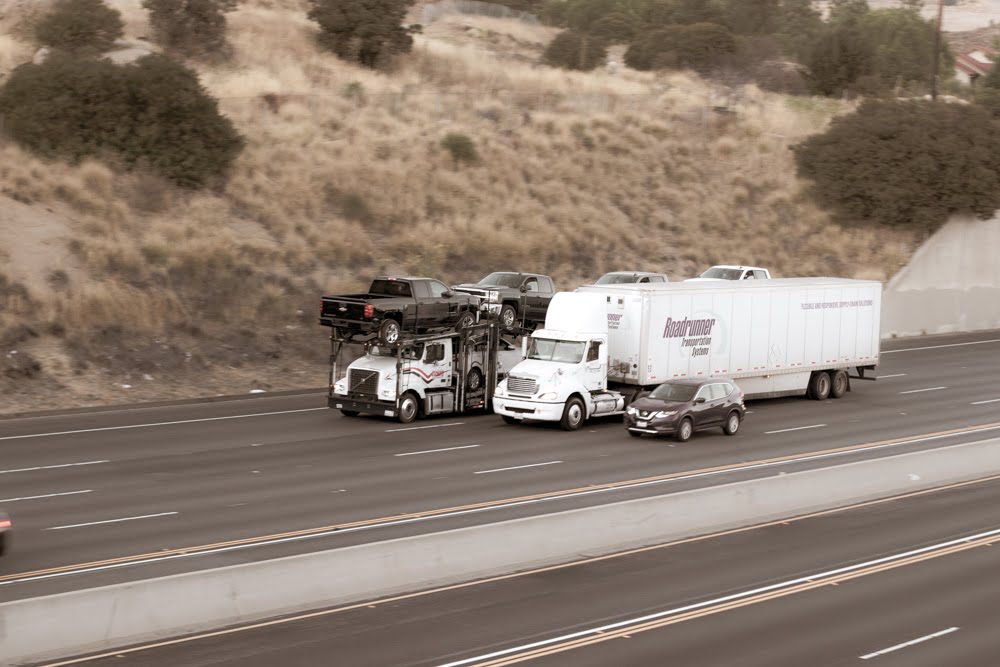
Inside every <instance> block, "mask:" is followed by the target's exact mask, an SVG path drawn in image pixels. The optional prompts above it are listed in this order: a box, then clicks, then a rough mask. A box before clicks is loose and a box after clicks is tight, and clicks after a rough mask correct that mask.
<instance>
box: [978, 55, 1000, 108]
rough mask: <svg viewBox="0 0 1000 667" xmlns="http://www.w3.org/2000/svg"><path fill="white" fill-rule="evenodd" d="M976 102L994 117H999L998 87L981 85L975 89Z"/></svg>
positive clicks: (999, 89)
mask: <svg viewBox="0 0 1000 667" xmlns="http://www.w3.org/2000/svg"><path fill="white" fill-rule="evenodd" d="M994 69H998V68H997V67H994ZM976 104H978V105H979V106H981V107H982V108H984V109H986V110H987V111H989V112H990V114H991V115H992V116H993V117H994V118H998V119H1000V88H990V87H988V86H981V87H980V88H979V90H977V91H976Z"/></svg>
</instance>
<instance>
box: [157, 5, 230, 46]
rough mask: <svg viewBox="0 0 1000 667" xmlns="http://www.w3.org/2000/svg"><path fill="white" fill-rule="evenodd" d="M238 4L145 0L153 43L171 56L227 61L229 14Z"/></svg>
mask: <svg viewBox="0 0 1000 667" xmlns="http://www.w3.org/2000/svg"><path fill="white" fill-rule="evenodd" d="M236 2H237V0H142V6H143V7H144V8H146V9H147V10H149V24H150V26H151V27H152V28H153V39H154V40H155V41H156V43H157V44H159V45H160V46H162V47H163V48H164V50H166V51H168V52H170V53H176V54H181V55H185V56H191V57H195V58H209V59H211V58H225V57H227V56H228V55H229V53H228V52H229V47H228V45H227V43H226V13H227V12H231V11H233V10H234V9H236Z"/></svg>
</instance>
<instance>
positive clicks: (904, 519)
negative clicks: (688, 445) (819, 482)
mask: <svg viewBox="0 0 1000 667" xmlns="http://www.w3.org/2000/svg"><path fill="white" fill-rule="evenodd" d="M998 543H1000V478H998V477H994V478H993V479H991V480H987V481H978V482H974V483H965V484H962V485H955V486H953V487H950V488H947V489H938V490H933V491H928V492H922V493H918V494H910V495H908V496H904V497H900V498H897V499H891V500H883V501H878V502H872V503H865V504H861V505H859V506H856V507H854V508H848V509H842V510H837V511H832V512H823V513H819V514H816V515H813V516H810V517H803V518H800V519H797V520H793V521H786V522H774V523H771V524H767V525H763V526H758V527H751V528H747V529H743V530H739V531H729V532H727V533H724V534H720V535H715V536H706V537H702V538H697V539H692V540H684V541H681V542H678V543H675V544H670V545H663V546H659V547H651V548H644V549H638V550H634V551H632V552H629V553H626V554H619V555H613V556H610V557H603V558H598V559H591V560H589V561H581V562H579V563H574V564H569V565H563V566H558V567H549V568H544V569H541V570H537V571H534V572H528V573H521V574H516V575H509V576H506V577H499V578H495V579H492V580H488V581H485V582H475V583H471V584H467V585H462V586H452V587H448V588H444V589H440V590H437V591H427V592H423V593H417V594H413V595H408V596H400V597H396V598H392V599H387V600H375V601H370V602H367V603H362V604H357V605H352V606H349V607H344V608H341V609H335V610H324V611H320V612H313V613H311V614H303V615H299V616H295V617H288V618H284V619H277V620H272V621H267V622H263V623H259V624H256V625H254V626H248V627H237V628H230V629H227V630H224V631H221V632H216V633H211V634H208V635H203V636H194V637H188V638H180V639H177V640H172V641H169V642H166V643H160V644H158V645H151V646H145V647H135V648H132V649H123V650H118V651H114V652H111V653H108V654H107V655H106V656H104V657H97V658H95V659H86V660H74V661H71V662H61V663H58V664H60V665H66V664H86V665H90V666H93V667H102V666H104V665H107V666H109V667H110V666H111V665H114V666H115V667H123V666H125V667H127V666H129V665H143V667H168V666H169V667H173V666H174V665H185V667H208V666H213V667H226V666H232V667H237V666H239V667H270V666H272V665H284V666H286V667H295V666H299V665H301V666H306V665H310V666H311V665H351V666H352V667H369V666H371V667H374V666H390V665H391V666H394V667H403V666H414V667H416V666H421V667H423V666H430V665H438V666H446V667H486V666H490V667H499V666H500V665H513V664H537V665H545V666H552V667H556V666H560V667H561V666H566V667H569V666H572V667H590V666H593V667H605V666H607V665H630V666H636V667H640V666H643V667H644V666H649V667H662V666H663V665H711V666H726V665H740V666H741V667H758V666H759V667H784V666H789V667H801V666H804V665H809V666H811V667H825V666H834V665H838V666H839V665H864V664H872V665H881V666H883V667H940V666H941V665H951V666H956V667H961V666H969V667H972V666H976V667H989V666H991V665H997V664H1000V635H998V634H997V632H996V629H997V622H998V619H1000V616H998V612H997V610H998V609H1000V578H998V577H997V576H996V573H997V572H998V571H1000V548H997V546H996V545H997V544H998Z"/></svg>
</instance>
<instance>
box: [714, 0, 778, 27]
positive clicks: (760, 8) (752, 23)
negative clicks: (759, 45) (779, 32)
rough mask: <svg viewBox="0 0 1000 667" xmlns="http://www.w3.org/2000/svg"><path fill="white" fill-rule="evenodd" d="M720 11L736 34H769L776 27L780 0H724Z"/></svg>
mask: <svg viewBox="0 0 1000 667" xmlns="http://www.w3.org/2000/svg"><path fill="white" fill-rule="evenodd" d="M722 11H723V16H724V17H725V18H724V20H725V24H726V25H727V26H728V27H729V29H730V30H732V31H733V32H734V33H736V34H737V35H770V34H773V33H774V32H775V30H776V29H777V27H778V20H779V18H780V14H781V0H725V4H724V5H723V9H722Z"/></svg>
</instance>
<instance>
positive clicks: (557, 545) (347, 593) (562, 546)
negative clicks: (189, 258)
mask: <svg viewBox="0 0 1000 667" xmlns="http://www.w3.org/2000/svg"><path fill="white" fill-rule="evenodd" d="M995 472H1000V439H993V440H988V441H983V442H979V443H973V444H967V445H957V446H952V447H947V448H941V449H935V450H932V451H927V452H916V453H909V454H902V455H898V456H893V457H889V458H884V459H879V460H876V461H870V462H860V463H851V464H845V465H840V466H834V467H830V468H824V469H821V470H813V471H807V472H798V473H791V474H783V473H779V474H777V475H776V476H773V477H768V478H765V479H760V480H754V481H749V482H740V483H734V484H726V485H720V486H714V487H710V488H706V489H698V490H693V491H685V492H680V493H674V494H670V495H665V496H659V497H655V498H644V499H639V500H631V501H627V502H620V503H614V504H608V505H601V506H598V507H593V508H585V509H577V510H570V511H565V512H558V513H553V514H548V515H543V516H537V517H530V518H524V519H517V520H512V521H504V522H498V523H493V524H487V525H481V526H474V527H470V528H462V529H457V530H449V531H443V532H439V533H432V534H429V535H422V536H416V537H408V538H403V539H396V540H387V541H384V542H377V543H373V544H365V545H360V546H354V547H347V548H343V549H335V550H331V551H324V552H318V553H311V554H304V555H299V556H291V557H286V558H280V559H276V560H270V561H264V562H259V563H249V564H244V565H236V566H231V567H224V568H219V569H215V570H207V571H203V572H193V573H188V574H181V575H175V576H170V577H162V578H158V579H150V580H146V581H139V582H134V583H127V584H118V585H113V586H106V587H101V588H93V589H89V590H83V591H76V592H72V593H65V594H60V595H51V596H46V597H40V598H33V599H27V600H20V601H16V602H8V603H4V604H0V659H2V660H0V663H2V664H4V665H10V664H25V663H29V662H38V661H42V660H48V659H53V658H58V657H63V656H68V655H79V654H82V653H88V652H92V651H99V650H105V649H111V648H116V647H121V646H124V645H127V644H135V643H140V642H144V641H149V640H155V639H162V638H165V637H171V636H177V635H181V634H184V633H190V632H195V631H200V630H206V629H210V628H217V627H221V626H225V625H232V624H237V623H243V622H248V621H253V620H258V619H262V618H266V617H272V616H278V615H281V614H286V613H290V612H295V611H302V610H306V609H316V608H321V607H330V606H335V605H340V604H345V603H349V602H354V601H358V600H364V599H372V598H377V597H383V596H388V595H393V594H397V593H402V592H407V591H413V590H420V589H424V588H431V587H435V586H440V585H445V584H453V583H458V582H463V581H470V580H473V579H477V578H481V577H487V576H491V575H496V574H500V573H505V572H512V571H516V570H522V569H526V568H531V567H537V566H541V565H550V564H554V563H560V562H567V561H571V560H574V559H575V558H577V557H578V556H581V555H596V554H603V553H611V552H614V551H618V550H622V549H627V548H630V547H636V546H643V545H649V544H657V543H662V542H667V541H671V540H675V539H680V538H684V537H690V536H694V535H701V534H706V533H711V532H715V531H719V530H725V529H729V528H735V527H740V526H745V525H749V524H753V523H758V522H762V521H768V520H774V519H779V518H788V517H791V516H795V515H800V514H805V513H808V512H812V511H816V510H821V509H827V508H832V507H837V506H841V505H845V504H849V503H853V502H859V501H864V500H870V499H875V498H880V497H885V496H888V495H894V494H898V493H901V492H906V491H915V490H919V489H923V488H930V487H933V486H939V485H942V484H946V483H950V482H956V481H961V480H966V479H973V478H976V477H980V476H983V475H985V474H988V473H995Z"/></svg>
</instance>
